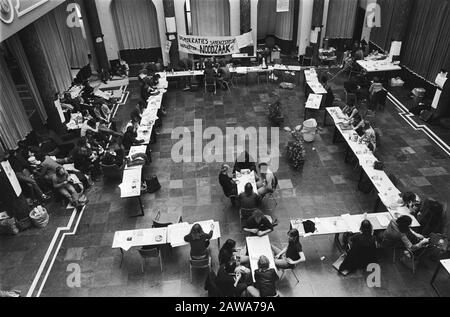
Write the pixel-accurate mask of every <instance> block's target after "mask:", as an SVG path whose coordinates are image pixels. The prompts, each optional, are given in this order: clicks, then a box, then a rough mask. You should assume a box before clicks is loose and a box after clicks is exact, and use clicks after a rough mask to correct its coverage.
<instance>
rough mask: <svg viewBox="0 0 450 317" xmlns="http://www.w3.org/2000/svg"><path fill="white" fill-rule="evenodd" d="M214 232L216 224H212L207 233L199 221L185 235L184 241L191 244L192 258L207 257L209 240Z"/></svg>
mask: <svg viewBox="0 0 450 317" xmlns="http://www.w3.org/2000/svg"><path fill="white" fill-rule="evenodd" d="M213 232H214V224H213V223H212V224H211V230H210V231H209V233H208V234H206V233H205V232H204V231H203V229H202V226H200V225H199V224H198V223H196V224H194V225H193V226H192V228H191V231H190V232H189V233H188V234H187V235H186V236H185V237H184V241H186V242H189V243H190V245H191V258H193V259H195V260H201V259H205V258H207V257H208V255H209V250H208V247H209V240H211V238H212V236H213Z"/></svg>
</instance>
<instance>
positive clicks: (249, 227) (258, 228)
mask: <svg viewBox="0 0 450 317" xmlns="http://www.w3.org/2000/svg"><path fill="white" fill-rule="evenodd" d="M244 231H246V232H250V233H253V234H254V235H257V236H260V237H262V236H263V235H266V234H268V233H269V232H272V231H273V224H272V223H271V222H270V221H269V219H267V217H266V216H265V215H264V214H263V213H262V211H261V210H258V209H257V210H255V212H254V213H253V215H252V216H251V217H250V218H248V219H247V223H246V224H245V226H244Z"/></svg>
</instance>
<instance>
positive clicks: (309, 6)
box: [298, 0, 314, 56]
mask: <svg viewBox="0 0 450 317" xmlns="http://www.w3.org/2000/svg"><path fill="white" fill-rule="evenodd" d="M313 6H314V0H301V2H300V7H299V23H298V55H299V56H300V55H303V54H305V50H306V47H307V46H309V39H310V37H311V23H312V14H313Z"/></svg>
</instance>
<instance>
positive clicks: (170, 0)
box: [163, 0, 180, 65]
mask: <svg viewBox="0 0 450 317" xmlns="http://www.w3.org/2000/svg"><path fill="white" fill-rule="evenodd" d="M163 3H164V16H165V18H175V21H176V15H175V3H174V0H164V1H163ZM164 25H165V21H164ZM175 25H176V22H175ZM165 30H166V29H165ZM166 32H167V30H166ZM176 32H177V33H176V34H175V39H173V40H172V45H171V46H170V51H169V60H170V64H171V65H177V64H178V61H179V60H180V55H179V53H178V38H177V35H178V29H177V31H176ZM166 39H167V36H166ZM163 50H165V48H163Z"/></svg>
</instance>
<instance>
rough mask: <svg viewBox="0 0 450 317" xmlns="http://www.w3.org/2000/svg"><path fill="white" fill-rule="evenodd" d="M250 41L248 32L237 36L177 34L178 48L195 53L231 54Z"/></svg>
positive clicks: (250, 42)
mask: <svg viewBox="0 0 450 317" xmlns="http://www.w3.org/2000/svg"><path fill="white" fill-rule="evenodd" d="M252 43H253V40H252V35H251V33H250V32H247V33H245V34H242V35H238V36H200V35H198V36H197V35H178V46H179V50H180V51H182V52H186V53H189V54H197V55H231V54H235V53H239V49H240V48H242V47H246V46H249V45H251V44H252Z"/></svg>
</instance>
